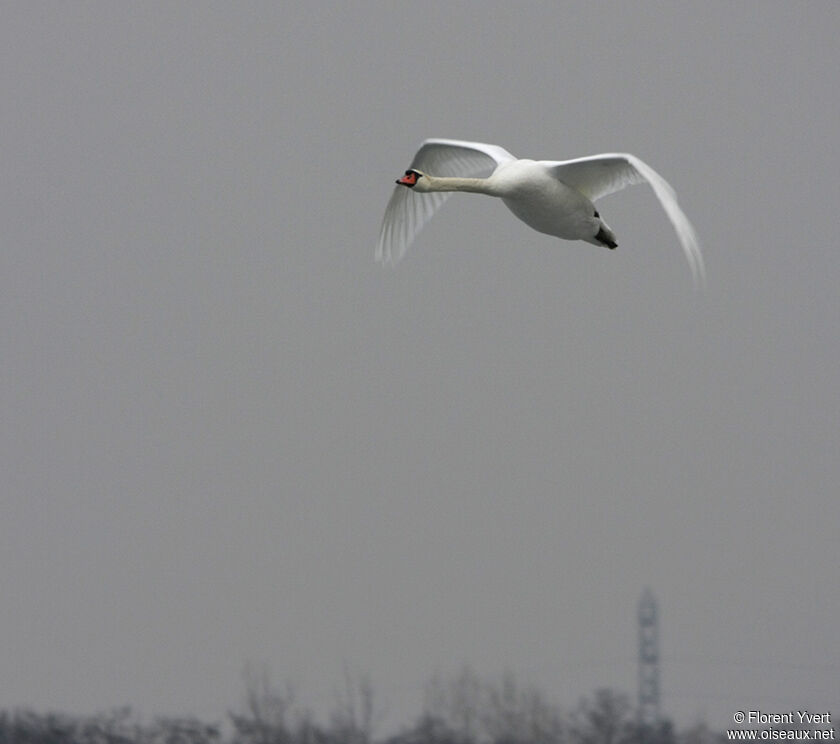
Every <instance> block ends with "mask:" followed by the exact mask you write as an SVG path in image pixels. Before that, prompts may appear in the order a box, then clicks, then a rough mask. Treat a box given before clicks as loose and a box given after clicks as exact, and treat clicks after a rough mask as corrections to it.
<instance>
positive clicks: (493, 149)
mask: <svg viewBox="0 0 840 744" xmlns="http://www.w3.org/2000/svg"><path fill="white" fill-rule="evenodd" d="M645 182H647V183H648V184H650V186H651V188H652V189H653V192H654V193H655V194H656V196H657V197H658V198H659V202H660V204H662V208H663V209H664V210H665V213H666V214H667V215H668V217H669V218H670V220H671V223H672V224H673V226H674V229H675V230H676V231H677V237H678V238H679V240H680V244H681V245H682V248H683V251H684V252H685V256H686V258H687V259H688V265H689V267H690V268H691V274H692V276H693V278H694V283H695V286H699V285H702V284H703V282H704V280H705V268H704V266H703V255H702V253H701V252H700V244H699V241H698V239H697V233H696V232H695V231H694V228H693V227H692V225H691V223H690V222H689V221H688V217H686V216H685V214H684V213H683V211H682V209H680V207H679V205H678V204H677V196H676V194H675V193H674V190H673V189H672V188H671V186H670V185H669V184H668V182H667V181H666V180H665V179H664V178H662V176H660V175H659V174H658V173H657V172H656V171H655V170H654V169H653V168H651V167H650V166H649V165H648V164H647V163H645V162H643V161H642V160H640V159H639V158H637V157H636V156H635V155H628V154H627V153H605V154H602V155H591V156H589V157H586V158H576V159H575V160H519V159H517V158H515V157H514V156H513V155H511V154H510V153H509V152H508V151H507V150H505V149H504V148H503V147H499V146H498V145H486V144H483V143H481V142H465V141H461V140H450V139H427V140H426V141H425V142H423V144H422V145H421V146H420V149H419V150H418V151H417V154H416V155H415V156H414V160H412V161H411V167H410V168H409V169H408V170H407V171H406V172H405V175H404V176H403V177H402V178H400V179H398V180H397V184H398V185H397V187H396V188H395V189H394V193H393V194H392V195H391V199H390V201H389V202H388V206H387V208H386V209H385V217H384V219H383V220H382V229H381V231H380V233H379V242H378V244H377V246H376V260H377V261H379V262H381V263H391V264H396V263H397V262H398V261H399V260H400V259H401V258H402V257H403V256H404V255H405V252H406V250H407V249H408V247H409V246H410V245H411V243H412V241H413V240H414V238H415V237H416V236H417V233H419V232H420V230H421V228H422V227H423V225H425V224H426V222H428V221H429V220H430V219H431V218H432V216H433V215H434V213H435V212H436V211H437V210H438V209H439V208H440V207H441V205H442V204H443V203H444V202H445V201H446V200H447V198H448V197H449V195H450V193H451V192H453V191H469V192H472V193H476V194H487V195H489V196H498V197H499V198H501V200H502V201H503V202H504V203H505V205H506V206H507V208H508V209H510V211H511V212H513V213H514V214H515V215H516V216H517V217H518V218H519V219H520V220H522V221H523V222H524V223H525V224H526V225H530V226H531V227H532V228H534V230H537V231H538V232H541V233H546V234H547V235H554V236H556V237H558V238H563V239H565V240H585V241H586V242H587V243H592V244H593V245H600V246H605V247H607V248H610V249H613V248H615V247H616V246H617V245H618V243H617V241H616V237H615V233H613V231H612V230H611V229H610V227H609V225H607V223H606V222H604V220H603V219H602V218H601V215H600V214H599V213H598V210H597V209H595V207H594V205H593V202H594V201H597V200H598V199H600V198H601V197H602V196H607V195H608V194H612V193H614V192H616V191H620V190H621V189H623V188H624V187H625V186H632V185H633V184H637V183H645Z"/></svg>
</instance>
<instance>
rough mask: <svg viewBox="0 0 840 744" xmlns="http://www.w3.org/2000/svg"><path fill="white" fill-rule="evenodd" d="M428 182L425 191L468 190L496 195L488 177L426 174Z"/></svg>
mask: <svg viewBox="0 0 840 744" xmlns="http://www.w3.org/2000/svg"><path fill="white" fill-rule="evenodd" d="M426 178H427V179H428V184H426V188H425V191H469V192H472V193H473V194H489V195H490V196H497V195H498V194H497V193H496V190H495V189H494V188H493V184H492V182H491V180H490V179H489V178H456V177H452V178H447V177H445V176H440V177H435V176H429V175H427V176H426Z"/></svg>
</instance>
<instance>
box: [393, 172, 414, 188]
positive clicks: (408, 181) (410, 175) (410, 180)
mask: <svg viewBox="0 0 840 744" xmlns="http://www.w3.org/2000/svg"><path fill="white" fill-rule="evenodd" d="M397 183H401V184H402V185H403V186H414V184H415V183H417V174H416V173H414V172H413V171H407V172H406V174H405V175H404V176H403V177H402V178H398V179H397Z"/></svg>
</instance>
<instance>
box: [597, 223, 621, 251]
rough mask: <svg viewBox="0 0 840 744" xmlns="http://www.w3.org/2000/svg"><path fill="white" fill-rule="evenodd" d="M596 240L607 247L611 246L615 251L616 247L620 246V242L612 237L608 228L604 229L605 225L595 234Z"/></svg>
mask: <svg viewBox="0 0 840 744" xmlns="http://www.w3.org/2000/svg"><path fill="white" fill-rule="evenodd" d="M595 240H597V241H598V242H599V243H600V244H601V245H605V246H607V248H609V249H610V250H611V251H614V250H615V249H616V248H618V243H616V242H615V241H614V240H613V239H612V237H610V234H609V233H608V232H607V231H606V230H604V228H603V227H602V228H601V229H600V230H598V234H597V235H596V236H595Z"/></svg>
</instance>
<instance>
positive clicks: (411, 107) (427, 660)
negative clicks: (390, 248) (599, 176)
mask: <svg viewBox="0 0 840 744" xmlns="http://www.w3.org/2000/svg"><path fill="white" fill-rule="evenodd" d="M838 23H840V5H838V4H837V3H834V2H812V3H807V4H799V3H788V2H743V3H736V4H733V3H729V2H725V3H708V2H705V3H702V4H688V3H682V4H676V3H643V2H634V3H626V4H616V3H586V4H580V3H574V4H572V3H569V4H536V3H533V4H515V5H513V4H510V3H501V2H487V3H481V4H478V3H476V4H466V3H465V4H454V5H453V4H449V3H440V4H435V3H382V4H375V3H369V4H350V5H347V6H346V7H345V6H344V5H342V6H340V7H331V6H327V5H318V4H314V3H299V4H294V5H293V4H290V3H280V4H275V3H268V4H259V5H256V4H252V5H242V4H236V5H235V6H234V5H232V4H227V3H219V4H212V5H211V4H205V3H179V4H173V3H157V4H156V3H142V4H138V3H135V4H125V3H105V2H103V3H46V4H42V3H14V4H7V5H6V7H5V9H4V12H3V23H2V25H1V26H0V86H2V87H1V88H0V90H2V100H3V106H2V113H0V122H2V125H0V153H2V171H3V178H2V181H0V210H2V211H1V212H0V217H1V218H2V221H1V224H2V227H3V229H2V246H3V249H2V251H1V252H0V406H1V408H0V411H2V419H3V427H2V443H0V474H2V518H0V550H2V554H1V555H2V560H0V596H1V597H2V603H0V628H2V643H1V644H0V668H2V669H3V670H4V672H3V675H2V678H0V705H3V706H6V707H10V706H15V705H29V706H34V707H36V708H38V709H63V710H69V711H78V712H93V711H95V710H100V709H104V708H107V707H110V706H114V705H120V704H126V703H130V704H132V705H133V706H135V707H136V708H137V709H139V710H140V711H141V712H144V713H147V714H156V713H195V714H198V715H201V716H206V717H210V718H220V717H222V716H223V715H224V713H225V711H226V710H227V709H228V708H230V707H231V706H235V705H236V703H237V702H238V700H239V699H240V695H241V692H242V689H243V686H242V679H241V672H242V668H243V665H244V664H245V662H247V661H249V660H250V661H251V662H254V663H258V664H261V663H266V664H268V665H269V666H270V668H271V670H272V672H273V674H274V676H275V678H276V679H277V680H286V679H291V680H294V681H295V682H296V683H297V685H298V687H299V690H300V693H299V694H300V698H301V700H302V702H304V703H309V704H312V705H314V706H316V707H318V706H322V707H323V708H328V707H329V706H330V705H331V703H332V701H333V697H332V694H333V690H334V689H336V688H338V687H339V686H340V684H341V674H342V665H343V664H347V665H348V666H349V667H350V668H352V669H355V670H358V671H360V672H368V673H369V674H370V675H371V678H372V681H373V684H374V686H375V688H376V690H377V691H378V700H379V704H380V705H381V706H382V707H386V708H387V709H388V711H389V713H388V716H389V720H390V721H391V722H393V723H400V722H406V723H407V722H408V721H409V719H410V717H411V716H412V715H414V714H415V713H417V712H418V711H419V708H420V704H421V697H422V688H423V685H424V683H425V682H426V681H427V680H428V679H429V678H430V677H431V676H432V674H434V673H435V672H437V673H440V674H443V675H447V674H450V673H455V672H457V670H458V668H459V667H460V666H461V665H462V664H464V663H469V664H471V665H472V666H473V667H474V668H475V669H476V671H477V672H478V673H479V674H481V675H484V676H493V675H496V674H498V673H500V672H501V671H502V670H503V669H505V668H509V669H511V670H513V671H514V672H515V673H516V674H517V677H518V678H519V680H520V681H522V682H523V683H533V684H536V685H539V686H541V687H543V688H544V689H545V690H546V691H547V692H548V694H549V695H550V696H552V697H553V698H554V699H556V700H558V701H560V702H561V703H563V704H566V705H573V704H574V703H575V702H576V701H577V699H578V697H579V696H580V695H583V694H588V693H590V692H591V691H592V690H593V689H594V688H595V687H598V686H613V687H616V688H618V689H622V690H625V691H627V692H629V693H632V694H635V672H636V668H635V656H636V628H635V611H636V603H637V600H638V597H639V594H640V592H641V590H642V588H643V587H644V586H647V585H649V586H651V587H652V588H653V590H654V592H655V593H656V595H657V597H658V599H659V604H660V611H661V617H662V655H663V665H662V690H663V706H664V709H665V712H666V713H668V714H670V715H672V716H674V717H675V718H676V719H677V721H678V722H680V723H681V724H689V723H691V722H693V721H694V720H696V719H697V718H699V717H705V718H706V719H707V720H708V721H709V723H710V724H712V725H715V726H724V725H725V724H726V722H727V721H728V720H730V716H731V714H732V712H734V711H735V710H738V709H740V708H745V707H748V706H752V707H760V708H761V709H762V710H773V711H786V710H789V709H794V708H796V707H802V706H807V707H808V708H809V709H810V710H830V709H831V706H832V705H835V706H836V704H837V701H838V699H840V687H838V679H840V674H838V671H840V656H838V643H837V618H838V616H840V581H838V553H840V550H838V548H840V543H838V523H840V504H839V503H838V498H837V483H838V480H840V457H838V416H840V385H838V374H837V370H838V364H840V358H838V344H837V328H838V321H840V312H838V311H839V310H840V307H839V306H838V291H837V287H838V284H839V283H840V269H838V244H837V234H838V227H840V217H838V205H839V204H840V180H838V171H840V167H839V166H840V157H838V153H837V147H836V140H837V122H838V121H840V93H838V88H837V81H838V80H840V50H838V46H837V43H836V33H837V29H838V27H839V26H838ZM426 137H451V138H460V139H474V140H479V141H485V142H492V143H496V144H500V145H502V146H504V147H506V148H508V149H509V150H511V151H512V152H513V153H514V154H516V155H519V156H522V157H535V158H547V159H562V158H568V157H576V156H581V155H586V154H592V153H596V152H602V151H615V150H624V151H629V152H633V153H635V154H637V155H639V156H641V157H643V158H644V159H646V160H647V161H648V162H649V163H650V164H651V165H653V166H654V167H655V168H656V169H657V170H659V171H660V172H661V173H662V174H663V175H664V176H665V177H666V178H667V179H669V181H670V182H671V183H672V184H673V185H674V186H675V188H676V189H677V191H678V193H679V195H680V200H681V204H682V205H683V206H684V208H685V210H686V212H687V213H688V215H689V217H690V218H691V219H692V221H693V222H694V224H695V226H696V227H697V229H698V232H699V234H700V236H701V239H702V241H703V244H704V251H705V258H706V264H707V269H708V289H707V291H706V292H705V293H697V292H694V291H693V290H692V284H691V275H690V272H689V269H688V266H687V265H686V263H685V260H684V258H683V256H682V252H681V250H680V248H679V244H678V242H677V239H676V236H675V235H674V233H673V230H672V229H671V227H670V225H669V223H668V221H667V219H666V218H665V215H664V213H663V212H662V210H661V209H660V207H659V206H658V204H657V202H656V200H655V198H654V197H653V194H652V192H651V191H650V190H649V189H647V188H643V187H636V188H633V189H630V190H627V191H624V192H622V193H620V194H617V195H614V196H611V197H609V198H607V199H605V200H603V201H601V202H599V210H600V211H601V213H602V214H603V215H604V217H605V219H606V220H607V221H608V222H609V223H610V225H611V226H612V228H613V229H614V230H615V231H616V233H617V235H618V237H619V242H620V248H619V249H618V250H617V251H615V252H612V251H606V250H599V249H596V248H594V247H593V246H590V245H587V244H584V243H566V242H561V241H558V240H557V239H553V238H549V237H547V236H544V235H540V234H538V233H535V232H533V231H531V230H530V229H528V228H527V227H526V226H525V225H523V224H522V223H520V222H518V221H517V220H516V219H515V218H514V217H513V216H512V215H511V214H510V213H508V211H507V210H506V209H505V208H504V207H503V206H502V205H501V204H499V203H496V202H494V201H493V200H491V199H487V198H484V197H475V196H471V195H456V196H455V197H453V198H452V199H451V200H450V201H449V202H448V203H447V205H446V207H445V208H444V209H443V210H442V211H441V213H440V214H439V215H438V216H437V217H436V218H435V220H434V221H433V222H432V223H431V224H430V225H429V226H428V227H427V228H426V230H424V232H423V233H422V234H421V235H420V237H419V239H418V241H417V242H416V243H415V245H414V246H413V248H412V250H411V251H410V252H409V254H408V256H407V257H406V259H405V261H404V262H403V263H402V264H400V266H399V267H397V269H396V270H391V269H386V270H383V269H382V268H381V267H379V266H377V265H375V264H374V262H373V248H374V243H375V239H376V236H377V233H378V229H379V224H380V220H381V218H382V213H383V210H384V207H385V203H386V201H387V199H388V196H389V194H390V191H391V188H392V185H393V180H394V178H395V177H397V176H398V175H400V173H401V172H402V170H404V169H405V167H407V165H408V163H409V162H410V160H411V157H412V155H413V154H414V151H415V149H416V148H417V146H418V145H419V143H420V142H421V141H422V140H423V139H424V138H426Z"/></svg>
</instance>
